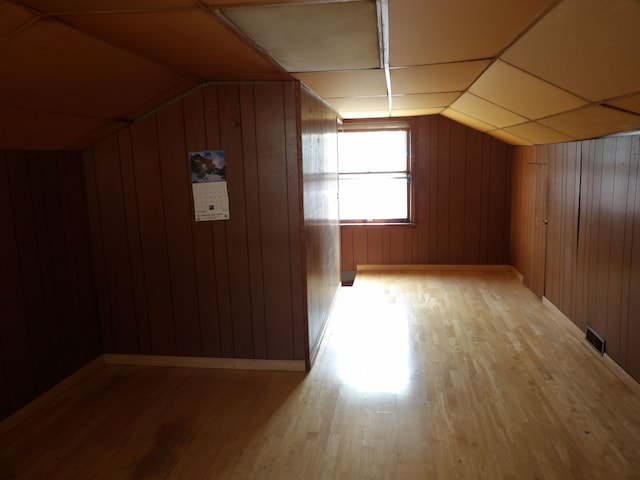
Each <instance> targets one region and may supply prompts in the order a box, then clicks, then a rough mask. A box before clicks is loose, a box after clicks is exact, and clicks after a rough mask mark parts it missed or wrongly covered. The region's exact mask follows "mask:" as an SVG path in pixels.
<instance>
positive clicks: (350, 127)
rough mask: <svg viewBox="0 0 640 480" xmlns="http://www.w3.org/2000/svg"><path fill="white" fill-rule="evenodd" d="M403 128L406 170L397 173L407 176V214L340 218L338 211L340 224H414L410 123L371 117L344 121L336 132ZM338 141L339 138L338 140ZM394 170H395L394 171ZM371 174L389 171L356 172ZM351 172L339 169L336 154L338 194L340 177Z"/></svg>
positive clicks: (413, 182) (413, 183) (351, 173)
mask: <svg viewBox="0 0 640 480" xmlns="http://www.w3.org/2000/svg"><path fill="white" fill-rule="evenodd" d="M389 130H403V131H406V132H407V157H406V170H403V171H397V172H398V173H400V172H403V173H406V176H407V216H406V217H405V218H374V219H342V217H341V216H340V214H339V212H338V216H339V221H340V225H346V226H357V225H377V226H380V225H398V226H414V225H415V222H414V204H415V202H414V195H415V178H414V175H413V150H414V148H413V135H412V128H411V123H410V122H408V121H403V120H395V121H389V120H388V119H381V120H378V119H372V120H368V121H363V120H357V121H351V122H349V121H346V120H345V121H344V122H343V123H342V124H341V125H340V126H339V128H338V133H339V134H340V133H344V132H367V131H389ZM338 141H339V140H338ZM394 172H396V171H394ZM367 173H371V174H372V175H375V174H378V173H391V172H359V173H358V174H362V175H366V174H367ZM353 174H354V173H353V172H345V173H343V172H341V171H340V156H339V155H338V195H340V188H339V184H340V177H341V176H342V175H353Z"/></svg>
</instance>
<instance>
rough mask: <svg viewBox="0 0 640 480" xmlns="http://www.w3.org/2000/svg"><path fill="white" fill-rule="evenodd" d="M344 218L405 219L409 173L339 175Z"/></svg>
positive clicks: (341, 208) (341, 217) (342, 217)
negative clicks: (407, 174)
mask: <svg viewBox="0 0 640 480" xmlns="http://www.w3.org/2000/svg"><path fill="white" fill-rule="evenodd" d="M339 190H340V219H341V220H391V219H396V220H397V219H406V218H407V217H408V211H407V205H408V202H407V192H408V187H407V176H406V174H386V173H381V174H378V173H375V174H373V173H369V174H363V175H356V174H345V175H340V179H339Z"/></svg>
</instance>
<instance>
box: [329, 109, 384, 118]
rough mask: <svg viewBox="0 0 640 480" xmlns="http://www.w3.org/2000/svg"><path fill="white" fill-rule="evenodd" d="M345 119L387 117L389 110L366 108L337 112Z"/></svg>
mask: <svg viewBox="0 0 640 480" xmlns="http://www.w3.org/2000/svg"><path fill="white" fill-rule="evenodd" d="M339 113H340V116H341V117H342V118H344V119H345V120H357V119H363V118H389V110H366V111H358V112H349V111H346V110H345V111H344V112H339Z"/></svg>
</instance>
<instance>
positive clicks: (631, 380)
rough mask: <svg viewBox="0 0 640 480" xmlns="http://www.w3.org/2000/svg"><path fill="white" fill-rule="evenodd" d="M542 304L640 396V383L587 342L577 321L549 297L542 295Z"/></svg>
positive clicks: (559, 322) (560, 323)
mask: <svg viewBox="0 0 640 480" xmlns="http://www.w3.org/2000/svg"><path fill="white" fill-rule="evenodd" d="M542 304H543V305H544V306H545V307H547V308H548V309H549V310H550V311H551V313H553V315H554V317H555V318H556V320H557V321H558V324H559V325H561V326H562V327H564V328H566V329H567V330H568V331H569V333H571V334H572V335H573V336H574V337H576V338H577V339H578V340H579V341H580V343H582V344H583V345H584V346H585V347H586V348H587V349H588V350H589V351H590V352H591V353H593V355H594V357H595V358H597V359H598V360H600V361H601V362H602V363H604V365H605V366H606V367H607V368H608V369H609V370H610V371H611V372H612V373H613V374H614V375H615V376H616V377H618V378H619V379H620V380H621V381H622V383H624V384H625V385H626V386H627V387H629V389H630V390H631V391H632V392H633V393H635V394H636V395H637V396H639V397H640V383H639V382H638V381H637V380H636V379H635V378H633V377H632V376H631V375H629V373H627V371H626V370H625V369H624V368H622V367H621V366H620V365H618V364H617V363H616V362H615V360H613V358H611V357H610V356H609V355H607V353H606V352H605V354H604V355H600V354H599V353H598V352H597V351H596V350H595V349H594V348H593V346H592V345H591V344H590V343H589V342H587V340H586V338H585V332H583V331H582V330H580V327H578V326H577V325H576V324H575V323H573V322H572V321H571V319H570V318H569V317H567V316H566V315H565V314H564V313H562V312H561V311H560V309H558V307H556V306H555V305H554V304H553V303H551V301H549V299H548V298H547V297H542Z"/></svg>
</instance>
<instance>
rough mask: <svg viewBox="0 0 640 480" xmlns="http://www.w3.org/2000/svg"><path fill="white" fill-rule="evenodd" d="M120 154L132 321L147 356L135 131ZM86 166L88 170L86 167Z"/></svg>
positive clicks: (121, 143)
mask: <svg viewBox="0 0 640 480" xmlns="http://www.w3.org/2000/svg"><path fill="white" fill-rule="evenodd" d="M118 154H119V160H120V162H119V163H120V171H121V181H122V198H123V201H124V205H123V206H124V214H125V222H126V231H127V243H128V251H129V261H130V262H131V267H130V269H129V270H130V274H131V292H132V295H133V301H134V309H135V312H134V313H133V314H132V317H131V320H134V319H135V323H136V326H137V332H138V351H139V352H140V353H142V354H145V355H146V354H150V353H151V331H150V326H149V313H148V308H147V298H146V294H145V277H144V260H143V258H142V244H141V239H140V228H139V221H140V220H139V210H138V198H137V191H136V183H135V173H134V165H133V151H132V146H131V130H123V131H121V132H120V133H118ZM85 166H87V167H88V165H87V164H86V163H85Z"/></svg>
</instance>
